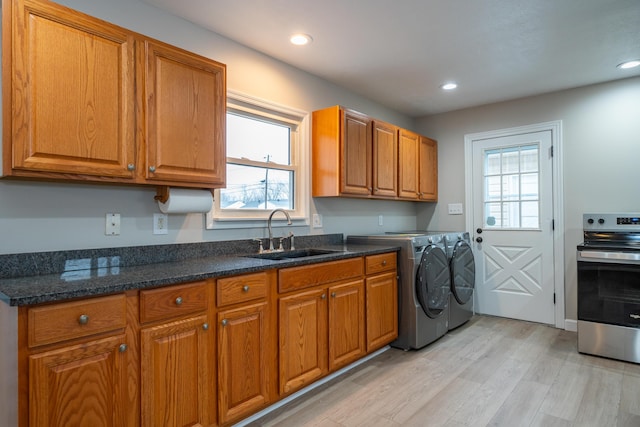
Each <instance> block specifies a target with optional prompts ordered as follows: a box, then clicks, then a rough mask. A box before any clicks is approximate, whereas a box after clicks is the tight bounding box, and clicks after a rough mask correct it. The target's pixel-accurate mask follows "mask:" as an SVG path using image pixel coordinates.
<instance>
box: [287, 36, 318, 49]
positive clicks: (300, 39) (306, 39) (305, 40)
mask: <svg viewBox="0 0 640 427" xmlns="http://www.w3.org/2000/svg"><path fill="white" fill-rule="evenodd" d="M289 41H291V43H293V44H295V45H296V46H304V45H306V44H309V43H311V42H312V41H313V39H312V38H311V36H310V35H309V34H294V35H292V36H291V38H290V39H289Z"/></svg>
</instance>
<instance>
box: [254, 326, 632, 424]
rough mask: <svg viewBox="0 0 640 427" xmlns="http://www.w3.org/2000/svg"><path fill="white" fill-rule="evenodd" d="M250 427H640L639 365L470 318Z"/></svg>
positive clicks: (540, 329) (555, 335)
mask: <svg viewBox="0 0 640 427" xmlns="http://www.w3.org/2000/svg"><path fill="white" fill-rule="evenodd" d="M250 425H251V426H265V427H266V426H278V427H285V426H296V427H298V426H327V427H342V426H368V427H377V426H380V427H383V426H384V427H386V426H390V427H394V426H420V427H423V426H428V427H431V426H446V427H460V426H505V427H507V426H508V427H518V426H544V427H555V426H559V427H560V426H561V427H565V426H580V427H588V426H594V427H603V426H636V427H637V426H640V365H637V364H633V363H625V362H620V361H615V360H610V359H604V358H600V357H594V356H588V355H583V354H579V353H578V351H577V338H576V333H574V332H567V331H563V330H559V329H555V328H552V327H549V326H544V325H540V324H535V323H528V322H522V321H517V320H511V319H504V318H496V317H487V316H475V317H474V318H473V319H471V320H470V321H469V322H467V324H465V325H463V326H462V327H460V328H458V329H456V330H454V331H451V332H450V333H449V334H447V335H446V336H444V337H443V338H441V339H439V340H438V341H436V342H435V343H432V344H430V345H429V346H427V347H425V348H423V349H421V350H418V351H408V352H405V351H402V350H398V349H390V350H388V351H386V352H384V353H382V354H380V355H379V356H377V357H376V358H374V359H372V360H370V361H368V362H366V363H364V364H363V365H361V366H359V367H357V368H355V369H354V370H352V371H350V372H348V373H347V374H345V375H343V376H341V377H339V378H336V379H334V380H332V381H331V382H329V383H327V384H325V385H323V386H321V387H319V388H317V389H316V390H313V391H312V392H310V393H308V394H306V395H304V396H302V397H301V398H299V399H297V400H295V401H293V402H290V403H289V404H287V405H285V406H283V407H282V408H279V409H278V410H276V411H274V412H272V413H270V414H268V415H266V416H265V417H263V418H261V419H259V420H258V421H255V422H253V423H251V424H250Z"/></svg>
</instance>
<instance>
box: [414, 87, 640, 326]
mask: <svg viewBox="0 0 640 427" xmlns="http://www.w3.org/2000/svg"><path fill="white" fill-rule="evenodd" d="M554 120H561V121H562V126H563V160H564V162H563V165H562V169H563V178H564V198H563V201H564V211H565V218H561V220H564V221H565V235H564V244H565V254H564V255H565V268H564V269H565V298H566V300H565V301H566V318H567V319H576V318H577V316H576V274H577V272H576V245H578V244H579V243H580V242H581V241H582V214H583V213H585V212H638V211H640V78H630V79H624V80H618V81H615V82H610V83H604V84H599V85H593V86H587V87H583V88H579V89H572V90H567V91H562V92H555V93H550V94H546V95H540V96H536V97H531V98H526V99H521V100H516V101H510V102H502V103H498V104H492V105H487V106H483V107H479V108H471V109H466V110H461V111H456V112H451V113H446V114H439V115H434V116H430V117H425V118H422V119H420V120H419V121H418V123H417V125H416V126H417V127H418V131H419V132H421V133H423V134H425V135H429V136H431V137H433V138H435V139H437V140H438V162H439V164H438V175H439V198H438V204H437V205H435V206H434V205H425V206H422V205H419V207H418V211H417V215H418V219H417V222H418V224H417V225H418V227H421V228H431V229H463V228H464V227H465V216H463V215H460V216H453V215H448V214H447V204H449V203H457V202H464V200H465V192H464V160H465V159H464V136H465V134H470V133H476V132H485V131H490V130H497V129H504V128H510V127H516V126H524V125H529V124H534V123H543V122H548V121H554Z"/></svg>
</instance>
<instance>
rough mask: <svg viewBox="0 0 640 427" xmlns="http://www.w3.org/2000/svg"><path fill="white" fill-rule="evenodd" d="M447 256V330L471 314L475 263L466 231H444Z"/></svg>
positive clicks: (461, 323)
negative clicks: (448, 294) (448, 271)
mask: <svg viewBox="0 0 640 427" xmlns="http://www.w3.org/2000/svg"><path fill="white" fill-rule="evenodd" d="M444 241H445V244H446V246H447V258H448V259H449V270H450V272H451V296H450V302H449V330H451V329H454V328H457V327H458V326H461V325H463V324H464V323H466V322H467V321H468V320H469V319H471V317H472V316H473V290H474V288H475V280H476V264H475V260H474V257H473V251H472V250H471V244H470V243H471V240H470V237H469V233H468V232H461V233H457V232H445V234H444Z"/></svg>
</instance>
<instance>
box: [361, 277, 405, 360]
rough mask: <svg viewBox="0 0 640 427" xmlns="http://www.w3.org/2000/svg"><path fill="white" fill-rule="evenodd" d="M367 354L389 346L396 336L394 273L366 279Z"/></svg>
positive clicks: (395, 280) (396, 313)
mask: <svg viewBox="0 0 640 427" xmlns="http://www.w3.org/2000/svg"><path fill="white" fill-rule="evenodd" d="M366 301H367V303H366V313H367V352H371V351H373V350H375V349H377V348H380V347H382V346H384V345H387V344H389V343H390V342H391V341H393V340H394V339H396V337H397V336H398V283H397V278H396V272H395V271H394V272H391V273H385V274H381V275H377V276H373V277H368V278H367V283H366Z"/></svg>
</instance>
